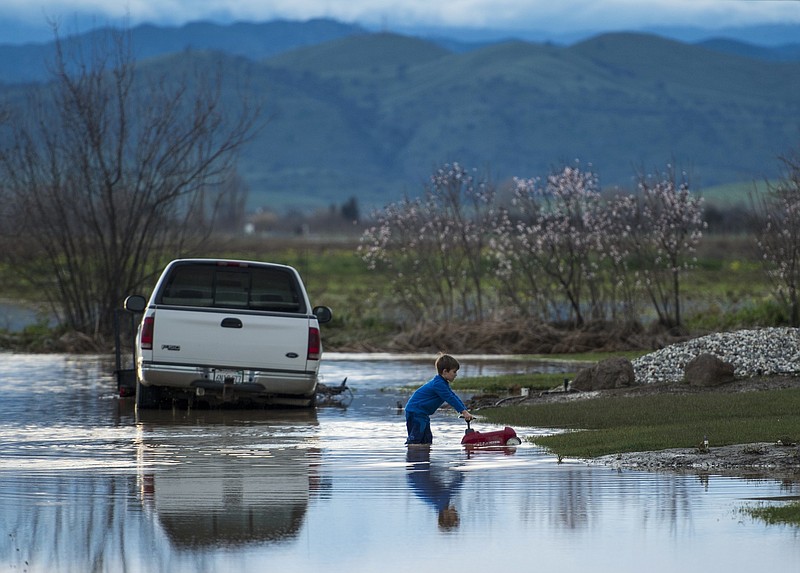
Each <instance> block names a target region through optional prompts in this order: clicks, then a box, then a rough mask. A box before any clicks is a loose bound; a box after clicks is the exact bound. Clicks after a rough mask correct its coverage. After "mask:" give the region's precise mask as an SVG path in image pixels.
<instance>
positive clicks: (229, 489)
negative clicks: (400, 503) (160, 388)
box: [139, 410, 320, 548]
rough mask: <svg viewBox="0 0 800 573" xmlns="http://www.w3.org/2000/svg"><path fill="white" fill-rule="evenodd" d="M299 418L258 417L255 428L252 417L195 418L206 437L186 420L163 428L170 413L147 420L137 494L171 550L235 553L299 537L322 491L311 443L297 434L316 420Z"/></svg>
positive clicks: (210, 413) (308, 415)
mask: <svg viewBox="0 0 800 573" xmlns="http://www.w3.org/2000/svg"><path fill="white" fill-rule="evenodd" d="M302 413H305V414H306V416H305V417H304V418H303V419H301V418H299V417H297V416H293V417H291V418H289V419H287V418H285V417H281V418H280V419H279V420H274V419H267V418H255V424H254V423H253V421H254V418H253V416H250V414H255V412H248V419H247V420H246V422H244V423H242V422H241V421H234V422H233V423H231V422H229V421H228V420H225V419H224V413H222V412H219V411H216V412H215V411H206V412H204V413H202V414H197V415H194V414H190V416H193V418H192V420H191V421H194V422H196V423H197V426H196V428H202V430H203V431H202V432H201V433H200V432H199V433H194V432H192V428H191V426H186V425H184V423H183V421H182V422H181V423H180V424H178V425H174V424H164V425H161V424H160V423H158V419H159V418H160V419H161V420H165V421H167V420H168V418H169V417H170V416H171V413H167V412H158V413H157V414H160V416H159V418H155V419H152V418H151V414H148V415H147V419H148V420H150V421H147V422H144V424H143V430H144V431H145V435H152V436H153V437H152V438H146V439H145V440H144V441H143V442H142V443H141V444H140V448H139V452H140V459H139V461H140V466H141V468H142V469H141V470H140V473H139V485H140V495H141V498H142V501H143V503H144V506H145V508H147V509H149V510H152V511H153V512H154V513H155V516H156V517H157V519H158V522H159V523H160V525H161V527H162V528H163V530H164V532H165V534H166V535H167V536H168V537H169V539H170V541H171V543H172V544H173V546H175V547H178V548H181V547H184V548H197V547H235V546H240V545H245V544H249V543H263V542H284V541H290V540H292V539H294V538H295V537H296V536H297V534H298V533H299V531H300V529H301V527H302V524H303V520H304V518H305V515H306V511H307V508H308V502H309V497H310V495H311V492H312V491H315V490H317V489H319V486H320V484H319V478H318V474H317V470H316V468H317V456H318V451H317V450H316V449H314V448H313V447H312V446H313V443H310V440H313V437H312V438H309V437H308V436H305V437H298V436H297V434H298V433H300V434H304V433H306V430H311V429H313V428H314V427H316V416H314V415H313V410H312V411H306V410H304V411H302ZM219 420H223V421H224V424H223V425H219V424H218V423H214V422H218V421H219ZM265 420H266V425H263V424H264V421H265ZM287 422H288V423H289V424H290V425H285V424H286V423H287ZM153 424H157V425H153ZM273 429H274V432H273ZM259 432H260V433H263V436H261V437H259V436H254V433H259ZM281 434H285V435H284V436H281ZM209 436H213V437H214V440H213V442H212V441H210V440H209Z"/></svg>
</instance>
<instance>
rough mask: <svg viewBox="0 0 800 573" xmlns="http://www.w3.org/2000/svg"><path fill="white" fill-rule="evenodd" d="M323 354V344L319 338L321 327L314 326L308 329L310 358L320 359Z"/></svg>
mask: <svg viewBox="0 0 800 573" xmlns="http://www.w3.org/2000/svg"><path fill="white" fill-rule="evenodd" d="M320 354H322V345H321V343H320V338H319V328H314V327H313V326H312V327H310V328H309V329H308V360H319V357H320Z"/></svg>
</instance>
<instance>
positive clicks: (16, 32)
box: [0, 0, 800, 43]
mask: <svg viewBox="0 0 800 573" xmlns="http://www.w3.org/2000/svg"><path fill="white" fill-rule="evenodd" d="M87 15H90V16H88V17H87ZM319 17H325V18H334V19H337V20H340V21H343V22H349V23H357V24H362V25H364V26H367V27H370V26H372V27H382V28H386V29H400V28H404V27H410V26H433V27H459V28H475V29H485V28H491V29H501V30H512V31H513V30H519V31H525V30H542V29H545V30H550V31H553V32H557V33H570V32H575V31H584V30H606V31H607V30H636V29H643V28H649V27H654V26H702V27H706V28H726V27H739V26H748V25H754V24H776V23H791V24H800V0H122V1H120V0H2V1H0V21H1V22H2V23H3V24H4V25H3V26H2V27H0V43H6V42H16V41H18V40H19V39H20V38H18V37H14V36H24V37H27V38H29V39H30V41H39V40H48V39H51V37H52V34H51V30H50V27H49V25H48V21H57V22H59V25H60V26H62V28H63V27H64V26H66V27H70V26H72V27H76V26H77V27H78V28H79V30H80V31H83V30H85V29H86V28H89V27H95V26H101V25H106V24H119V23H122V22H125V23H127V24H130V25H137V24H140V23H144V22H148V23H152V24H161V25H180V24H184V23H186V22H191V21H197V20H211V21H216V22H220V23H229V22H232V21H240V20H242V21H256V22H263V21H269V20H274V19H288V20H307V19H310V18H319ZM9 23H11V24H14V26H9ZM3 35H5V36H6V37H5V38H4V37H2V36H3ZM39 35H41V37H39Z"/></svg>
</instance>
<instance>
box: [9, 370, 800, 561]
mask: <svg viewBox="0 0 800 573" xmlns="http://www.w3.org/2000/svg"><path fill="white" fill-rule="evenodd" d="M105 360H106V359H104V358H101V357H95V358H92V357H69V356H26V355H0V444H1V445H2V447H0V507H2V511H0V570H7V571H28V572H36V573H39V572H48V573H49V572H53V571H55V572H59V573H60V572H73V571H74V572H76V573H85V572H86V571H94V572H98V573H103V572H109V573H117V572H120V571H125V572H128V571H130V572H136V573H138V572H143V571H170V572H171V573H181V572H187V573H188V572H192V573H196V572H205V571H208V572H216V571H237V572H241V573H248V572H255V571H264V570H275V571H292V572H300V573H306V572H308V573H315V572H317V571H321V570H326V571H332V572H339V571H347V572H348V573H359V572H364V573H368V572H369V573H371V572H373V571H376V570H378V571H381V572H382V573H390V572H394V571H398V572H399V571H405V570H406V569H408V567H409V563H410V562H411V563H413V565H412V566H413V567H414V568H416V569H419V570H421V571H439V570H442V569H444V568H445V567H448V566H450V565H452V555H454V554H459V553H460V554H465V555H469V563H470V567H471V568H474V569H484V568H485V569H488V570H492V571H495V570H502V571H509V572H513V571H525V572H527V571H531V570H533V569H542V570H558V571H565V572H571V571H586V570H588V571H600V572H604V571H615V572H616V571H620V572H623V573H627V572H631V573H633V572H634V571H635V572H638V571H640V570H641V569H642V568H643V567H646V568H647V569H648V570H649V571H652V572H655V573H668V572H669V573H671V572H673V571H682V572H684V573H686V572H688V573H691V572H694V571H697V572H699V571H707V570H725V569H728V570H731V571H744V570H750V569H756V568H763V567H770V568H771V569H775V570H779V571H794V570H797V569H798V567H799V566H800V544H798V543H797V541H798V538H799V536H798V533H797V531H796V530H795V529H793V528H787V527H780V526H777V527H775V526H769V527H767V526H764V525H763V524H762V523H760V522H756V521H753V520H751V519H750V518H748V517H746V516H744V515H743V514H742V513H741V512H740V508H741V507H742V506H743V505H744V504H747V503H750V501H749V500H754V499H757V498H761V499H768V498H777V497H783V498H786V497H791V496H793V495H798V494H800V489H799V488H798V486H797V484H796V483H794V482H778V481H774V480H763V479H758V480H756V479H752V480H742V479H734V478H729V477H722V476H717V475H701V476H695V475H673V474H657V473H645V472H635V471H612V470H609V469H607V468H598V467H590V466H587V465H585V464H583V463H579V462H576V461H569V460H567V461H565V463H562V464H559V463H557V460H556V459H555V457H554V456H552V455H550V454H548V453H547V452H546V451H543V450H540V449H538V448H536V447H535V446H533V445H531V444H530V443H528V442H525V443H523V444H522V445H521V446H519V447H518V448H516V450H514V451H513V452H506V451H476V452H468V451H466V450H465V449H464V448H463V447H462V446H461V445H460V440H461V437H462V436H463V432H464V424H463V422H461V421H460V420H458V419H457V418H456V417H455V416H454V415H452V414H450V413H447V412H440V413H438V414H436V416H437V418H436V420H435V422H434V423H435V425H436V428H437V443H436V445H435V446H434V447H432V448H430V449H427V450H423V451H411V450H408V449H407V448H406V447H405V446H404V445H403V444H404V441H405V424H404V421H403V418H402V416H400V415H398V413H397V410H396V403H397V401H398V399H402V398H403V397H404V396H406V394H404V392H403V391H402V390H400V389H399V387H400V386H403V385H406V384H408V383H409V380H411V381H415V382H421V381H424V380H425V379H426V377H427V376H428V374H429V373H430V369H431V368H432V364H431V361H430V360H420V361H414V360H412V361H405V360H403V359H402V358H399V357H395V359H393V360H376V361H370V360H369V359H368V358H366V357H358V358H357V359H355V358H353V359H347V360H345V359H341V360H331V361H329V362H326V363H325V365H324V368H325V373H326V375H327V376H329V377H330V379H331V380H332V381H336V380H341V379H342V378H343V377H344V376H349V380H348V384H349V385H352V388H353V391H354V400H353V403H352V404H351V405H350V406H349V407H348V408H347V409H342V408H320V409H318V410H317V411H316V413H313V412H301V411H292V412H286V411H235V410H234V411H160V412H153V411H147V412H142V413H140V414H139V415H137V414H136V412H135V411H134V410H133V408H132V404H131V402H130V401H124V400H120V399H119V398H118V397H117V396H116V394H115V382H114V380H113V377H112V376H111V374H110V372H111V367H110V365H109V364H107V363H106V362H105ZM464 362H465V363H467V364H469V363H471V361H470V360H465V361H464ZM506 367H507V368H509V369H510V370H512V371H514V369H515V368H517V367H518V365H517V364H514V363H506ZM530 367H531V366H530V365H526V366H525V368H530ZM482 368H484V369H485V370H486V371H488V370H491V371H492V372H497V371H498V370H501V369H502V368H503V363H502V362H500V361H498V362H495V363H490V362H488V361H487V363H486V364H484V365H483V366H482ZM488 426H489V425H487V427H486V428H485V429H486V430H487V431H490V430H492V429H494V428H492V427H488ZM482 429H483V426H482ZM516 429H517V432H518V433H519V434H520V435H521V436H522V437H526V436H531V435H535V434H536V433H544V432H546V431H547V430H546V429H543V428H516ZM507 454H511V455H507ZM753 503H758V502H753Z"/></svg>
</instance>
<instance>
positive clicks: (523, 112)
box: [0, 29, 800, 208]
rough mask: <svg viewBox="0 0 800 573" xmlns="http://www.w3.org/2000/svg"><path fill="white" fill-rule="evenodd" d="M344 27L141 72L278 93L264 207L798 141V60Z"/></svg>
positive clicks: (627, 169) (772, 158)
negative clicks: (469, 171) (191, 75)
mask: <svg viewBox="0 0 800 573" xmlns="http://www.w3.org/2000/svg"><path fill="white" fill-rule="evenodd" d="M341 32H342V35H341V36H339V37H336V38H333V39H331V40H330V41H327V42H322V43H317V44H303V45H301V46H300V47H297V48H296V49H293V50H282V51H279V52H276V53H275V54H274V55H269V54H267V55H266V56H262V57H258V58H254V57H252V54H255V53H257V51H256V50H255V49H253V50H251V51H249V52H247V54H249V55H247V56H246V57H245V54H243V53H241V52H239V55H233V54H231V53H230V52H224V51H209V50H201V49H199V48H198V49H195V48H194V46H192V49H190V50H181V51H178V52H174V53H170V54H167V55H164V56H162V57H159V58H158V59H151V60H147V59H145V60H143V61H141V62H140V64H139V70H140V71H141V72H142V73H163V72H164V70H169V69H172V68H174V69H180V67H182V66H186V65H187V64H188V63H189V62H196V63H198V64H200V65H222V66H223V69H225V70H226V72H227V73H228V80H229V81H230V82H232V83H233V82H237V83H238V84H239V85H243V84H244V83H245V82H242V81H241V80H243V79H246V80H247V82H246V84H247V85H249V86H250V89H252V90H253V94H255V95H258V96H261V97H263V98H264V101H265V113H266V114H267V116H268V117H269V121H268V123H267V125H266V128H265V129H264V131H263V132H261V133H260V134H259V135H258V136H257V137H256V138H255V140H254V141H253V142H252V143H251V144H250V145H249V146H248V147H247V148H246V149H245V152H244V155H243V157H242V160H241V163H240V167H241V170H242V174H243V176H244V177H245V179H246V180H247V181H248V183H249V184H250V187H251V199H250V204H251V206H252V207H257V206H266V207H275V208H292V207H297V208H312V207H327V206H328V205H331V204H341V203H343V202H344V201H345V200H347V199H348V198H349V197H351V196H355V197H357V198H358V199H359V201H360V203H361V205H362V206H364V207H369V206H381V205H384V204H386V203H388V202H390V201H393V200H396V199H397V198H399V197H401V196H402V195H403V194H404V193H408V194H410V195H416V194H418V193H419V192H420V190H421V189H422V185H423V183H424V181H425V179H426V178H427V176H428V175H430V173H431V171H432V169H433V168H435V167H436V166H438V165H440V164H441V163H444V162H454V161H458V162H460V163H462V164H464V165H466V166H468V167H476V168H478V169H481V170H485V171H488V172H491V175H492V178H493V179H494V180H496V181H507V180H508V179H510V178H511V177H514V176H519V177H535V176H545V175H547V173H548V172H549V171H550V169H551V168H553V167H554V166H560V165H562V164H563V163H565V162H572V161H574V160H575V159H576V158H578V159H580V160H581V162H582V164H584V165H588V164H591V165H592V167H593V168H594V169H595V171H596V172H597V173H598V174H599V175H600V177H601V183H602V184H604V185H622V186H628V185H630V184H631V183H632V180H633V177H634V174H635V173H636V172H637V171H639V170H644V171H651V170H653V169H664V168H665V166H666V164H667V163H668V162H670V163H675V164H677V165H678V166H680V167H682V168H685V169H686V170H688V171H689V173H690V176H691V179H692V181H693V183H694V184H695V186H696V187H699V188H704V187H706V188H707V187H711V186H717V185H723V184H728V183H735V182H741V181H753V180H762V179H764V178H769V177H773V176H774V175H775V174H776V172H777V167H778V166H777V159H776V158H777V156H778V155H779V154H781V153H785V152H786V151H787V150H789V149H791V148H796V147H797V145H798V143H800V98H797V94H798V93H800V63H798V62H786V61H776V60H772V59H771V60H765V59H757V58H754V57H753V56H752V55H737V54H734V53H730V50H728V51H726V50H719V49H717V48H714V47H712V48H713V49H710V48H708V47H704V46H698V45H690V44H685V43H681V42H677V41H672V40H667V39H665V38H663V37H658V36H653V35H646V34H631V33H619V34H606V35H602V36H597V37H594V38H591V39H588V40H585V41H583V42H580V43H577V44H574V45H572V46H567V47H562V46H554V45H544V44H532V43H528V42H523V41H508V42H503V43H495V44H488V45H483V46H478V45H476V46H475V47H474V49H470V50H466V51H451V50H448V49H447V48H446V47H443V45H442V44H441V43H438V42H435V41H432V40H424V39H421V38H416V37H409V36H403V35H398V34H391V33H365V32H363V31H361V30H356V29H354V30H350V32H352V33H350V32H348V31H347V30H345V29H341ZM201 35H202V34H201ZM259 49H263V50H265V51H266V50H267V48H265V47H262V48H259ZM231 91H233V90H231ZM5 93H6V94H9V95H10V94H12V93H17V94H18V93H19V92H18V90H15V89H12V88H7V89H6V90H5ZM2 95H3V94H2V93H0V96H2Z"/></svg>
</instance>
